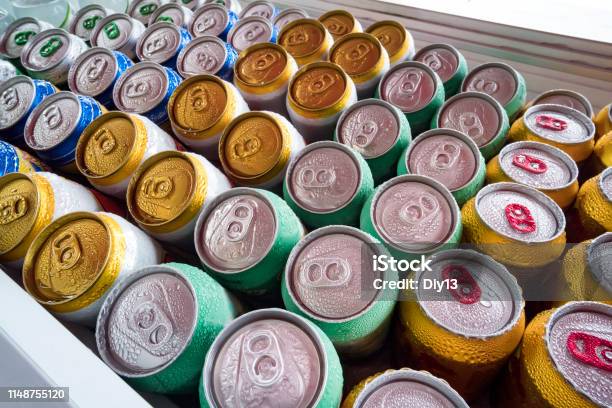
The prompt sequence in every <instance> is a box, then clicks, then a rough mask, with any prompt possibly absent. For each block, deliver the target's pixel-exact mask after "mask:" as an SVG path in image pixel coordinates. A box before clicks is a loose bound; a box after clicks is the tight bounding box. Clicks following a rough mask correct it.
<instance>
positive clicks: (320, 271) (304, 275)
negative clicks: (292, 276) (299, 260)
mask: <svg viewBox="0 0 612 408" xmlns="http://www.w3.org/2000/svg"><path fill="white" fill-rule="evenodd" d="M350 278H351V265H350V264H349V263H348V262H347V261H346V259H342V258H339V257H330V258H314V259H309V260H308V261H306V262H304V264H303V265H302V267H301V268H300V283H301V284H302V285H303V286H305V287H307V288H309V289H315V288H337V287H340V286H344V285H346V283H347V282H348V281H349V279H350Z"/></svg>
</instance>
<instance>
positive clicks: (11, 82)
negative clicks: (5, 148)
mask: <svg viewBox="0 0 612 408" xmlns="http://www.w3.org/2000/svg"><path fill="white" fill-rule="evenodd" d="M20 82H27V83H28V84H29V85H30V86H31V87H32V98H30V101H29V102H30V103H29V104H28V109H26V110H25V111H24V112H23V114H22V115H21V116H20V117H19V118H18V119H17V120H14V121H13V123H12V124H11V125H10V126H6V127H5V126H3V125H2V124H0V130H5V129H10V128H11V127H13V126H15V125H16V124H17V123H19V121H20V120H22V119H23V118H24V117H26V115H27V117H29V116H31V112H30V110H31V109H32V103H33V102H34V99H35V97H36V93H37V89H36V84H35V83H34V80H33V79H32V78H30V77H29V76H27V75H15V76H14V77H12V78H9V79H7V80H6V81H4V82H0V95H1V94H2V93H4V91H6V90H7V89H9V88H12V87H13V86H15V85H17V84H18V83H20ZM49 96H51V95H49ZM28 112H30V114H28Z"/></svg>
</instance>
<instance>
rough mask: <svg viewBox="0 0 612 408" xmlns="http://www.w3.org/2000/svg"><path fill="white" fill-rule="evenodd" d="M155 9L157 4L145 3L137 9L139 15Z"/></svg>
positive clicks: (144, 14)
mask: <svg viewBox="0 0 612 408" xmlns="http://www.w3.org/2000/svg"><path fill="white" fill-rule="evenodd" d="M156 9H157V4H145V5H143V6H140V8H139V9H138V11H139V12H140V14H141V15H143V16H148V15H149V14H151V13H153V12H154V11H155V10H156Z"/></svg>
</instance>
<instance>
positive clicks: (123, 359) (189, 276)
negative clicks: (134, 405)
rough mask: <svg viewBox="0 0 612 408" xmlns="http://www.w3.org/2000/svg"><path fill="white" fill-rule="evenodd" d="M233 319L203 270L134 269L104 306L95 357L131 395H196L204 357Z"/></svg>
mask: <svg viewBox="0 0 612 408" xmlns="http://www.w3.org/2000/svg"><path fill="white" fill-rule="evenodd" d="M235 316H236V311H235V308H234V305H233V304H232V301H231V299H230V296H229V294H228V293H227V292H226V291H225V289H223V288H222V287H221V285H219V284H218V283H217V282H215V280H214V279H213V278H211V277H210V276H208V275H207V274H206V273H204V272H203V271H202V270H200V269H198V268H195V267H193V266H190V265H186V264H181V263H167V264H162V265H151V266H144V267H140V266H137V267H136V270H135V271H134V272H133V273H132V274H130V275H129V276H127V277H126V278H125V279H122V280H121V282H120V283H119V284H118V285H117V286H116V287H115V288H114V289H113V290H112V292H111V293H110V294H109V296H108V297H107V298H106V300H105V301H104V304H103V306H102V308H101V310H100V315H99V316H98V321H97V325H96V343H97V346H98V352H99V353H100V357H102V360H104V362H105V363H106V364H107V365H108V366H109V367H110V368H111V369H113V371H115V372H116V373H117V374H119V375H120V376H122V377H123V378H125V379H126V381H127V382H128V383H130V384H131V385H133V386H134V388H136V389H139V390H143V391H150V392H157V393H186V392H195V390H196V389H197V386H198V380H199V378H200V374H201V373H202V366H203V365H204V357H205V356H206V352H207V351H208V349H209V348H210V346H211V344H212V343H213V340H214V339H215V337H216V336H217V335H218V334H219V333H220V332H221V330H222V329H223V327H224V326H226V325H228V324H229V323H230V322H231V321H232V319H233V318H234V317H235ZM127 350H129V352H128V351H127Z"/></svg>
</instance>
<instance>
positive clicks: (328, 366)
mask: <svg viewBox="0 0 612 408" xmlns="http://www.w3.org/2000/svg"><path fill="white" fill-rule="evenodd" d="M342 383H343V378H342V367H341V365H340V359H339V358H338V354H337V352H336V350H335V349H334V346H333V345H332V343H331V342H330V341H329V338H328V337H327V336H326V335H325V333H323V332H322V331H321V330H320V329H319V328H318V327H316V326H315V325H314V324H312V323H311V322H309V321H308V320H306V319H304V318H302V317H300V316H298V315H296V314H294V313H291V312H288V311H286V310H282V309H260V310H255V311H253V312H249V313H247V314H245V315H242V316H240V317H239V318H237V319H235V320H234V321H232V322H231V323H230V324H229V325H228V326H226V327H225V329H223V331H222V332H221V333H220V334H219V335H218V336H217V338H216V339H215V341H214V342H213V345H212V346H211V348H210V350H209V351H208V354H207V355H206V360H205V362H204V371H203V372H202V380H201V382H200V406H201V407H202V408H221V407H227V406H228V404H232V405H231V406H236V407H247V406H253V407H255V406H263V407H265V406H277V407H300V408H302V407H312V408H328V407H338V406H340V402H341V398H342ZM228 401H230V402H228Z"/></svg>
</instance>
